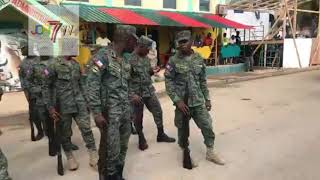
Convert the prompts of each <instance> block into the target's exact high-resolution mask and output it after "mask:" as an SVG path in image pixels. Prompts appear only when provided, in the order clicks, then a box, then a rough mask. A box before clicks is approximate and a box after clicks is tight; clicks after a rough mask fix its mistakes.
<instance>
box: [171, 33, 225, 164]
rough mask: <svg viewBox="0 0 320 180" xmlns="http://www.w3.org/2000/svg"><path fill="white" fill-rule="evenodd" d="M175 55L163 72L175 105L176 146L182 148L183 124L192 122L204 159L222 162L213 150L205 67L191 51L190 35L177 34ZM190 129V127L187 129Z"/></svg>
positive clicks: (197, 55)
mask: <svg viewBox="0 0 320 180" xmlns="http://www.w3.org/2000/svg"><path fill="white" fill-rule="evenodd" d="M176 44H177V49H178V52H177V53H176V54H175V55H174V56H173V57H171V58H170V60H169V62H168V64H167V66H166V72H165V78H166V80H165V84H166V91H167V93H168V95H169V97H170V98H171V100H172V101H173V103H174V105H175V106H176V110H175V118H174V121H175V126H176V127H177V128H178V144H179V145H180V147H181V148H182V149H183V148H184V142H182V141H183V133H184V129H183V128H182V126H183V124H182V122H183V121H189V120H190V119H191V118H193V119H194V121H195V123H196V124H197V126H198V127H199V128H200V129H201V132H202V135H203V137H204V143H205V145H206V147H207V154H206V159H207V160H208V161H211V162H214V163H216V164H219V165H224V162H223V161H222V160H221V159H220V158H219V157H218V156H217V154H216V153H215V151H214V150H213V145H214V140H215V134H214V132H213V130H212V119H211V117H210V114H209V112H208V111H210V110H211V102H210V96H209V90H208V87H207V79H206V67H205V64H204V63H203V59H202V58H201V56H200V55H199V54H198V53H194V52H193V51H192V49H191V44H192V40H191V32H190V31H181V32H179V33H178V34H177V35H176ZM188 128H189V127H188Z"/></svg>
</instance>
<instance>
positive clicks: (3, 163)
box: [0, 88, 12, 180]
mask: <svg viewBox="0 0 320 180" xmlns="http://www.w3.org/2000/svg"><path fill="white" fill-rule="evenodd" d="M2 95H3V89H2V88H0V101H1V98H2ZM1 134H2V132H1V130H0V136H1ZM0 179H1V180H12V179H11V178H10V177H9V173H8V161H7V158H6V157H5V156H4V154H3V153H2V151H1V148H0Z"/></svg>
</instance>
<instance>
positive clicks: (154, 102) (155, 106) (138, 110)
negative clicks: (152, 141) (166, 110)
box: [133, 95, 163, 130]
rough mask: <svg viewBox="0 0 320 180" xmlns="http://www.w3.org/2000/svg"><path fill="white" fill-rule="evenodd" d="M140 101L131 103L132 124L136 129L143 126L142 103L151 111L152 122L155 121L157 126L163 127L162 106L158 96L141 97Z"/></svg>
mask: <svg viewBox="0 0 320 180" xmlns="http://www.w3.org/2000/svg"><path fill="white" fill-rule="evenodd" d="M142 102H143V103H141V104H139V105H133V112H134V115H133V118H134V124H135V127H136V129H137V130H140V129H142V128H143V109H144V105H146V107H147V109H148V110H149V111H150V112H151V113H152V115H153V119H154V122H155V123H156V125H157V127H158V128H162V127H163V119H162V108H161V105H160V102H159V100H158V97H157V96H156V95H153V96H151V97H144V98H142Z"/></svg>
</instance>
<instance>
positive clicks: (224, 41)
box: [222, 33, 229, 46]
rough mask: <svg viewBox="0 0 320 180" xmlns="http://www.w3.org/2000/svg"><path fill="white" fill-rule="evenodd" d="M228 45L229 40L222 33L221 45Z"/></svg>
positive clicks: (225, 34)
mask: <svg viewBox="0 0 320 180" xmlns="http://www.w3.org/2000/svg"><path fill="white" fill-rule="evenodd" d="M228 44H229V39H228V38H227V33H223V40H222V45H223V46H228Z"/></svg>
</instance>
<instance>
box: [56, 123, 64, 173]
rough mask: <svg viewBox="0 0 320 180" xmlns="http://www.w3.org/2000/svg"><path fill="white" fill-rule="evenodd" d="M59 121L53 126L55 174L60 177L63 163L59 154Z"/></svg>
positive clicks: (62, 171)
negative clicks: (55, 155)
mask: <svg viewBox="0 0 320 180" xmlns="http://www.w3.org/2000/svg"><path fill="white" fill-rule="evenodd" d="M60 121H61V119H60V120H59V122H55V124H54V132H55V144H56V154H57V172H58V174H59V175H60V176H63V175H64V169H63V162H62V154H61V125H60V124H61V122H60Z"/></svg>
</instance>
